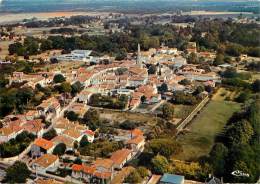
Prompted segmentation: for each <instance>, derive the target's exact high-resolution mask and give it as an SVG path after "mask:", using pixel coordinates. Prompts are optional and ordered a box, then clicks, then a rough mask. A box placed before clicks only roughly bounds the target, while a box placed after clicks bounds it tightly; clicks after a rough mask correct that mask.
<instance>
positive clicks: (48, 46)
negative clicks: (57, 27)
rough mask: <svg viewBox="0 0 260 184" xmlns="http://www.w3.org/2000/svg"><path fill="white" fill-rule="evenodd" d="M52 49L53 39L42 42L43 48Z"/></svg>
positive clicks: (44, 49)
mask: <svg viewBox="0 0 260 184" xmlns="http://www.w3.org/2000/svg"><path fill="white" fill-rule="evenodd" d="M51 49H52V41H51V40H43V41H42V43H41V50H42V51H46V50H51Z"/></svg>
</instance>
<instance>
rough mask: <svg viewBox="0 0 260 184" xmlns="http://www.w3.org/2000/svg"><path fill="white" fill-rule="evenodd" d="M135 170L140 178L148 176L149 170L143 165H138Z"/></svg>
mask: <svg viewBox="0 0 260 184" xmlns="http://www.w3.org/2000/svg"><path fill="white" fill-rule="evenodd" d="M137 172H138V173H139V175H140V176H141V177H142V178H146V177H147V176H149V170H148V169H146V168H145V167H142V166H140V167H138V168H137Z"/></svg>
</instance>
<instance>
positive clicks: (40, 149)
mask: <svg viewBox="0 0 260 184" xmlns="http://www.w3.org/2000/svg"><path fill="white" fill-rule="evenodd" d="M54 146H55V145H54V144H53V142H51V141H48V140H46V139H43V138H38V139H36V140H35V141H34V143H33V145H32V147H31V156H32V157H39V156H41V155H43V154H46V153H52V151H53V149H54Z"/></svg>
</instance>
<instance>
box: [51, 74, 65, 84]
mask: <svg viewBox="0 0 260 184" xmlns="http://www.w3.org/2000/svg"><path fill="white" fill-rule="evenodd" d="M65 81H66V79H65V77H64V76H63V75H61V74H56V75H55V76H54V78H53V82H54V83H62V82H65Z"/></svg>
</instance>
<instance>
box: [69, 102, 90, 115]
mask: <svg viewBox="0 0 260 184" xmlns="http://www.w3.org/2000/svg"><path fill="white" fill-rule="evenodd" d="M86 110H87V109H86V104H83V103H76V102H74V103H73V104H71V106H70V107H69V108H68V111H73V112H75V113H76V114H78V115H79V116H83V115H84V113H85V112H86Z"/></svg>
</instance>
